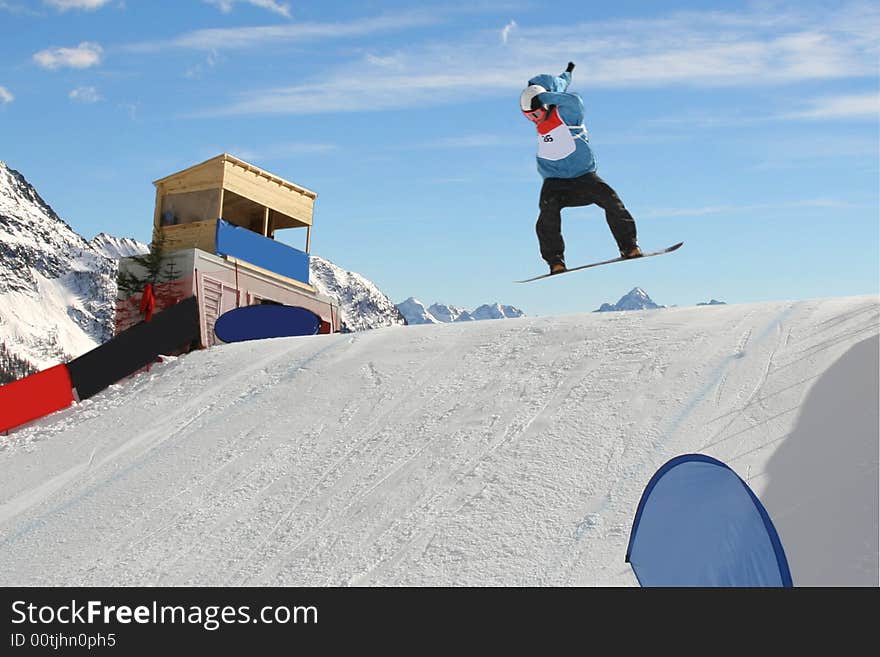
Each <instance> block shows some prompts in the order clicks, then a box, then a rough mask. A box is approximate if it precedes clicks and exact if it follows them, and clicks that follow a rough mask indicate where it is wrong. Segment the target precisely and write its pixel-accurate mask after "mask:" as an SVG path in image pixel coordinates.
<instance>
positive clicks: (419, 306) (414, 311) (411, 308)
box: [397, 297, 441, 324]
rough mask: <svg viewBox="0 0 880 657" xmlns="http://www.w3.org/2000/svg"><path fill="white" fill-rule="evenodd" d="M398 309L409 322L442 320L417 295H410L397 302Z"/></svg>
mask: <svg viewBox="0 0 880 657" xmlns="http://www.w3.org/2000/svg"><path fill="white" fill-rule="evenodd" d="M397 310H398V311H399V312H400V314H401V315H403V317H404V319H406V323H407V324H440V323H441V321H440V320H439V319H437V317H435V316H434V313H432V312H431V311H430V310H429V309H428V308H426V307H425V304H423V303H422V302H421V301H419V300H418V299H416V298H415V297H409V298H408V299H404V300H403V301H401V302H400V303H398V304H397Z"/></svg>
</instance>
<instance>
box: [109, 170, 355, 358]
mask: <svg viewBox="0 0 880 657" xmlns="http://www.w3.org/2000/svg"><path fill="white" fill-rule="evenodd" d="M153 184H154V185H155V187H156V206H155V210H154V214H153V242H154V244H157V243H161V244H162V251H163V253H164V257H165V259H166V260H167V261H168V264H169V267H170V271H172V272H175V275H174V276H172V277H167V278H165V279H164V280H162V281H159V282H158V283H157V284H156V285H154V286H153V289H154V294H155V299H156V308H155V310H156V312H159V311H161V310H162V309H163V308H167V307H170V306H171V305H173V304H176V303H178V302H179V301H180V300H181V299H184V298H187V297H189V296H195V297H197V299H198V307H199V316H200V324H201V329H200V333H201V336H200V343H201V344H200V346H203V347H209V346H212V345H214V344H216V343H217V342H218V340H217V337H216V335H214V332H213V327H214V322H215V321H216V320H217V318H218V317H219V316H220V315H222V314H223V313H225V312H227V311H229V310H232V309H234V308H238V307H241V306H249V305H255V304H263V303H274V304H281V305H289V306H299V307H303V308H306V309H308V310H311V311H312V312H314V313H315V314H316V315H318V316H319V318H320V319H321V331H320V332H322V333H331V332H336V331H338V330H339V329H340V325H341V322H340V317H339V306H338V302H337V301H336V300H335V299H330V298H328V297H326V296H323V295H321V294H319V293H318V292H317V290H316V289H315V288H314V287H313V286H312V285H311V282H310V280H309V249H310V246H311V229H312V222H313V216H314V205H315V199H316V198H317V194H316V193H315V192H313V191H311V190H309V189H306V188H305V187H301V186H300V185H297V184H295V183H292V182H290V181H288V180H285V179H284V178H280V177H278V176H276V175H275V174H272V173H269V172H268V171H265V170H263V169H260V168H259V167H256V166H254V165H252V164H249V163H248V162H245V161H244V160H241V159H239V158H237V157H234V156H232V155H230V154H228V153H222V154H220V155H218V156H216V157H213V158H211V159H209V160H206V161H204V162H202V163H201V164H196V165H194V166H191V167H189V168H187V169H184V170H182V171H178V172H177V173H173V174H171V175H168V176H165V177H164V178H160V179H159V180H156V181H154V183H153ZM290 228H299V229H302V228H305V235H304V237H305V240H304V242H305V244H304V248H303V249H298V248H294V247H292V246H290V245H288V244H285V243H282V242H280V241H277V240H276V239H275V236H276V231H279V230H284V229H290ZM122 271H127V272H131V273H133V274H134V275H135V276H137V277H141V276H142V275H143V274H144V270H143V268H142V267H140V265H139V264H138V263H137V262H135V261H134V260H133V259H132V258H125V259H122V260H121V261H120V272H122ZM128 294H129V295H130V296H126V293H125V292H123V291H122V290H120V293H119V296H118V298H117V304H116V305H117V313H116V315H117V320H116V332H117V334H118V333H120V332H122V331H124V330H126V329H127V328H129V327H131V326H132V325H134V324H136V323H137V322H139V321H141V320H142V319H143V318H144V316H143V310H142V308H141V306H142V305H143V304H142V303H141V302H142V299H143V295H142V294H141V293H137V294H134V295H131V294H130V292H129V293H128Z"/></svg>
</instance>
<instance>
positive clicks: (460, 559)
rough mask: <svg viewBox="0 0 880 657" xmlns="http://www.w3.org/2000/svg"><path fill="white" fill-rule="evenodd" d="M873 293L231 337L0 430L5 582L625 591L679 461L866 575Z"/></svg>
mask: <svg viewBox="0 0 880 657" xmlns="http://www.w3.org/2000/svg"><path fill="white" fill-rule="evenodd" d="M878 314H880V304H878V298H877V297H876V296H866V297H849V298H835V299H817V300H808V301H800V302H788V301H780V302H774V303H760V304H745V305H729V306H712V307H691V308H668V309H662V310H649V311H633V312H621V313H586V314H581V315H571V316H559V317H546V318H542V317H528V318H520V319H510V320H503V321H494V322H464V323H456V324H441V325H425V326H392V327H387V328H381V329H375V330H371V331H365V332H361V333H353V334H346V335H339V334H337V335H324V336H313V337H303V338H286V339H275V340H264V341H259V342H251V343H241V344H236V345H224V346H221V347H217V348H215V349H211V350H207V351H201V352H198V353H193V354H190V355H187V356H185V357H182V358H179V359H177V360H171V361H169V362H166V363H163V364H160V365H157V366H155V367H154V368H153V369H152V370H151V371H150V372H149V373H147V374H142V375H139V376H137V377H135V378H134V379H132V380H130V381H128V382H126V383H125V384H122V385H117V386H113V387H111V388H110V389H109V390H106V391H105V392H103V393H101V394H100V395H98V396H96V397H94V398H92V399H90V400H88V401H86V402H83V403H80V404H78V405H76V406H75V407H73V408H71V409H68V410H66V411H63V412H61V413H57V414H55V415H53V416H52V417H50V418H46V419H44V420H42V421H40V422H38V423H35V424H34V425H31V426H29V427H27V428H24V429H21V430H19V431H16V432H13V433H11V434H10V435H9V436H7V437H5V438H2V437H0V441H2V444H3V445H4V446H5V449H3V450H2V451H0V563H2V564H3V567H2V569H0V585H4V586H10V585H55V586H59V585H65V586H67V585H70V586H98V585H210V586H213V585H233V586H237V585H269V586H272V585H289V586H305V585H318V586H339V585H353V586H362V585H366V586H376V585H383V586H387V585H390V586H421V585H452V586H457V585H477V586H485V585H488V586H495V585H529V586H531V585H554V586H571V585H586V586H593V585H599V586H606V585H612V586H636V585H637V582H636V580H635V577H634V576H633V574H632V571H631V569H630V567H629V565H628V564H626V563H625V562H624V554H625V550H626V545H627V540H628V537H629V531H630V528H631V523H632V519H633V514H634V512H635V509H636V505H637V503H638V500H639V497H640V495H641V493H642V491H643V489H644V486H645V484H646V483H647V482H648V480H649V478H650V477H651V475H652V474H653V473H654V472H655V470H656V469H657V468H658V467H659V466H660V465H662V464H663V463H664V462H666V461H667V460H668V459H670V458H672V457H674V456H677V455H679V454H683V453H690V452H701V453H704V454H708V455H711V456H714V457H716V458H719V459H721V460H723V461H724V462H726V463H727V464H729V465H730V466H731V467H733V468H734V469H735V470H736V472H737V473H738V474H739V475H740V476H741V477H742V478H743V479H745V480H746V481H747V482H748V483H749V484H750V485H751V487H752V488H753V490H754V491H755V493H756V494H757V495H758V496H759V497H760V498H761V499H762V501H763V502H764V504H765V505H766V507H767V509H768V511H769V513H770V515H771V518H772V519H773V521H774V523H775V524H776V527H777V529H778V530H779V533H780V535H781V538H782V542H783V545H784V547H785V549H786V553H787V555H788V559H789V562H790V565H791V569H792V573H793V577H794V581H795V585H863V586H876V585H877V584H878V525H877V516H878V513H877V512H878V504H877V495H878V427H877V422H878V420H877V394H878V392H877V390H878V383H877V379H878V365H877V345H878Z"/></svg>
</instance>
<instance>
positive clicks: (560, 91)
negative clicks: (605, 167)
mask: <svg viewBox="0 0 880 657" xmlns="http://www.w3.org/2000/svg"><path fill="white" fill-rule="evenodd" d="M570 83H571V73H569V72H568V71H565V72H564V73H562V74H561V75H559V76H554V75H545V74H543V75H536V76H535V77H533V78H532V79H531V80H529V84H530V85H531V84H539V85H541V86H542V87H544V88H545V89H547V91H545V92H544V93H541V94H538V99H539V100H540V101H541V102H542V103H543V104H545V105H556V106H557V107H558V108H559V116H560V117H561V118H562V120H563V121H565V124H566V125H568V126H571V127H572V136H573V137H574V139H575V146H576V148H575V151H574V153H572V154H571V155H569V156H568V157H566V158H564V159H561V160H547V159H544V158H542V157H537V158H535V159H536V160H537V162H538V173H540V174H541V176H542V177H543V178H577V177H578V176H582V175H584V174H585V173H590V172H591V171H595V170H596V155H595V153H593V149H592V148H590V142H589V138H588V136H587V131H586V128H584V129H581V127H583V125H584V101H583V100H582V99H581V97H580V95H578V94H576V93H573V92H566V89H568V85H569V84H570Z"/></svg>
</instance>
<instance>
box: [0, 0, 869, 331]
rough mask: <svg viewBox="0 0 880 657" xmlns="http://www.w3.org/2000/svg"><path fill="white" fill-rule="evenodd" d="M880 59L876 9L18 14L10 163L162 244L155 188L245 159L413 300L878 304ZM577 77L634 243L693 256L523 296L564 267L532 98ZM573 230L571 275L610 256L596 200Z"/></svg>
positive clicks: (219, 8)
mask: <svg viewBox="0 0 880 657" xmlns="http://www.w3.org/2000/svg"><path fill="white" fill-rule="evenodd" d="M878 44H880V7H878V5H877V3H872V2H861V1H858V0H857V1H854V2H812V1H810V0H806V1H799V2H776V1H767V2H743V3H733V2H662V3H660V2H632V1H618V2H614V3H584V2H555V3H547V2H541V1H538V0H535V1H530V0H509V1H505V0H471V1H468V2H456V1H452V2H449V1H444V2H436V3H435V2H403V1H396V2H385V1H382V2H380V1H363V2H294V1H290V2H287V1H283V0H176V1H174V2H171V1H164V0H163V1H155V2H145V1H135V0H126V1H125V2H120V1H119V0H32V1H30V2H26V1H25V0H0V160H4V161H6V162H7V164H8V165H9V166H11V167H12V168H14V169H17V170H19V171H20V172H22V173H23V174H24V175H25V176H26V177H27V178H28V180H30V181H31V182H32V183H33V184H34V185H35V186H36V187H37V189H38V190H39V192H40V193H41V194H42V195H43V197H44V198H45V200H46V201H47V202H48V203H49V204H50V205H52V206H53V208H54V209H55V210H56V211H57V212H58V213H59V214H60V215H61V216H62V218H64V219H65V220H66V221H67V222H68V223H69V224H70V225H71V226H72V227H73V228H74V229H75V230H77V231H78V232H79V233H80V234H82V235H83V236H84V237H86V238H91V237H92V236H94V235H95V234H97V233H99V232H102V231H103V232H108V233H111V234H114V235H117V236H131V237H135V238H137V239H140V240H142V241H145V242H147V241H149V239H150V230H151V221H152V212H153V203H154V191H155V189H154V187H153V185H152V181H153V180H156V179H158V178H161V177H163V176H165V175H167V174H169V173H172V172H174V171H178V170H180V169H183V168H185V167H187V166H190V165H192V164H196V163H198V162H201V161H203V160H205V159H208V158H210V157H213V156H214V155H217V154H219V153H222V152H228V153H231V154H233V155H236V156H238V157H240V158H243V159H245V160H247V161H249V162H252V163H253V164H256V165H257V166H260V167H263V168H265V169H268V170H269V171H271V172H273V173H275V174H277V175H280V176H282V177H284V178H287V179H289V180H292V181H293V182H296V183H298V184H300V185H303V186H305V187H308V188H310V189H312V190H314V191H316V192H317V193H318V199H317V202H316V206H315V226H314V229H313V233H312V253H314V254H316V255H320V256H323V257H325V258H328V259H330V260H332V261H333V262H335V263H336V264H337V265H339V266H341V267H343V268H345V269H349V270H353V271H357V272H359V273H361V274H363V275H364V276H366V277H367V278H370V279H371V280H373V281H374V282H375V283H376V284H377V285H378V286H379V287H380V288H381V289H382V290H383V291H384V292H385V293H386V294H388V295H389V296H390V297H391V298H392V299H393V300H394V301H395V302H399V301H402V300H403V299H405V298H406V297H408V296H415V297H417V298H419V299H421V300H422V301H424V302H425V303H426V304H429V303H432V302H435V301H439V302H442V303H448V304H454V305H460V306H466V307H474V306H475V305H479V304H481V303H486V302H493V301H500V302H501V303H506V304H512V305H515V306H517V307H519V308H521V309H522V310H524V311H525V312H526V313H528V314H531V315H547V314H566V313H576V312H584V311H591V310H594V309H595V308H597V307H598V306H599V305H600V304H601V303H602V302H605V301H611V302H613V301H616V300H617V299H618V298H619V297H620V296H622V295H623V294H624V293H626V292H627V291H629V290H630V289H631V288H633V287H635V286H640V287H642V288H644V289H645V290H646V291H647V292H648V293H649V294H650V295H651V297H652V298H653V299H654V300H655V301H656V302H658V303H661V304H666V305H693V304H696V303H698V302H701V301H707V300H708V299H710V298H713V297H714V298H716V299H721V300H724V301H727V302H728V303H747V302H752V301H766V300H782V299H804V298H815V297H826V296H847V295H856V294H876V293H877V292H878V286H880V281H878V277H880V263H878V260H880V236H878V210H880V189H878V188H880V182H878V181H880V171H878V161H880V157H878V141H880V139H878V118H880V96H878V81H880V71H878V62H880V46H878ZM570 60H571V61H574V62H575V63H576V65H577V67H576V69H575V71H574V79H573V83H572V86H571V90H572V91H577V92H578V93H580V94H581V95H582V97H583V98H584V102H585V105H586V109H587V117H586V124H587V128H588V129H589V131H590V138H591V143H592V144H593V147H594V149H595V151H596V153H597V155H598V160H599V174H600V175H601V176H602V177H603V178H604V179H605V180H606V181H607V182H609V183H610V184H611V185H612V186H613V187H614V188H615V189H616V190H617V191H618V193H619V194H620V196H621V198H622V199H623V201H624V203H625V204H626V205H627V207H628V208H629V210H630V211H631V212H632V214H633V215H634V217H635V219H636V222H637V226H638V230H639V242H640V243H641V245H642V247H643V248H645V249H653V248H659V247H663V246H667V245H669V244H672V243H675V242H678V241H681V240H684V242H685V246H684V247H683V248H682V249H681V250H680V251H678V252H677V253H675V254H674V255H670V256H664V257H661V258H652V259H650V260H644V261H636V262H629V263H623V264H615V265H610V266H607V267H602V268H598V269H591V270H587V271H584V272H579V273H573V274H570V275H566V276H564V277H562V278H554V279H552V280H547V281H540V282H536V283H530V284H527V285H517V284H514V283H513V282H512V281H514V280H516V279H520V278H526V277H528V276H532V275H535V274H538V273H542V272H543V271H544V270H545V269H546V267H545V265H544V262H543V261H542V260H541V259H540V256H539V254H538V248H537V239H536V237H535V234H534V223H535V219H536V216H537V200H538V193H539V190H540V185H541V180H540V178H539V176H538V174H537V171H536V169H535V162H534V153H535V141H534V132H533V131H534V128H533V127H532V126H531V125H530V124H529V123H528V122H527V121H526V120H525V119H523V118H522V117H521V115H520V113H519V111H518V99H519V93H520V91H521V90H522V88H523V87H524V86H525V84H526V81H527V80H528V79H529V78H530V77H532V76H533V75H536V74H538V73H554V74H558V73H559V72H561V71H562V70H563V69H564V68H565V65H566V63H567V62H568V61H570ZM563 232H564V235H565V239H566V243H567V249H566V260H567V261H568V263H569V264H570V265H577V264H582V263H586V262H590V261H593V260H597V259H605V258H608V257H613V256H615V255H616V248H615V244H614V242H613V240H612V238H611V235H610V232H609V231H608V228H607V226H606V224H605V220H604V216H603V213H602V211H601V210H600V209H599V208H597V207H595V206H592V207H587V208H571V209H566V210H564V211H563ZM278 237H279V238H280V239H282V240H284V241H287V242H289V243H290V244H292V245H294V246H297V247H300V248H302V246H303V245H304V231H287V232H286V233H279V235H278Z"/></svg>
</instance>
